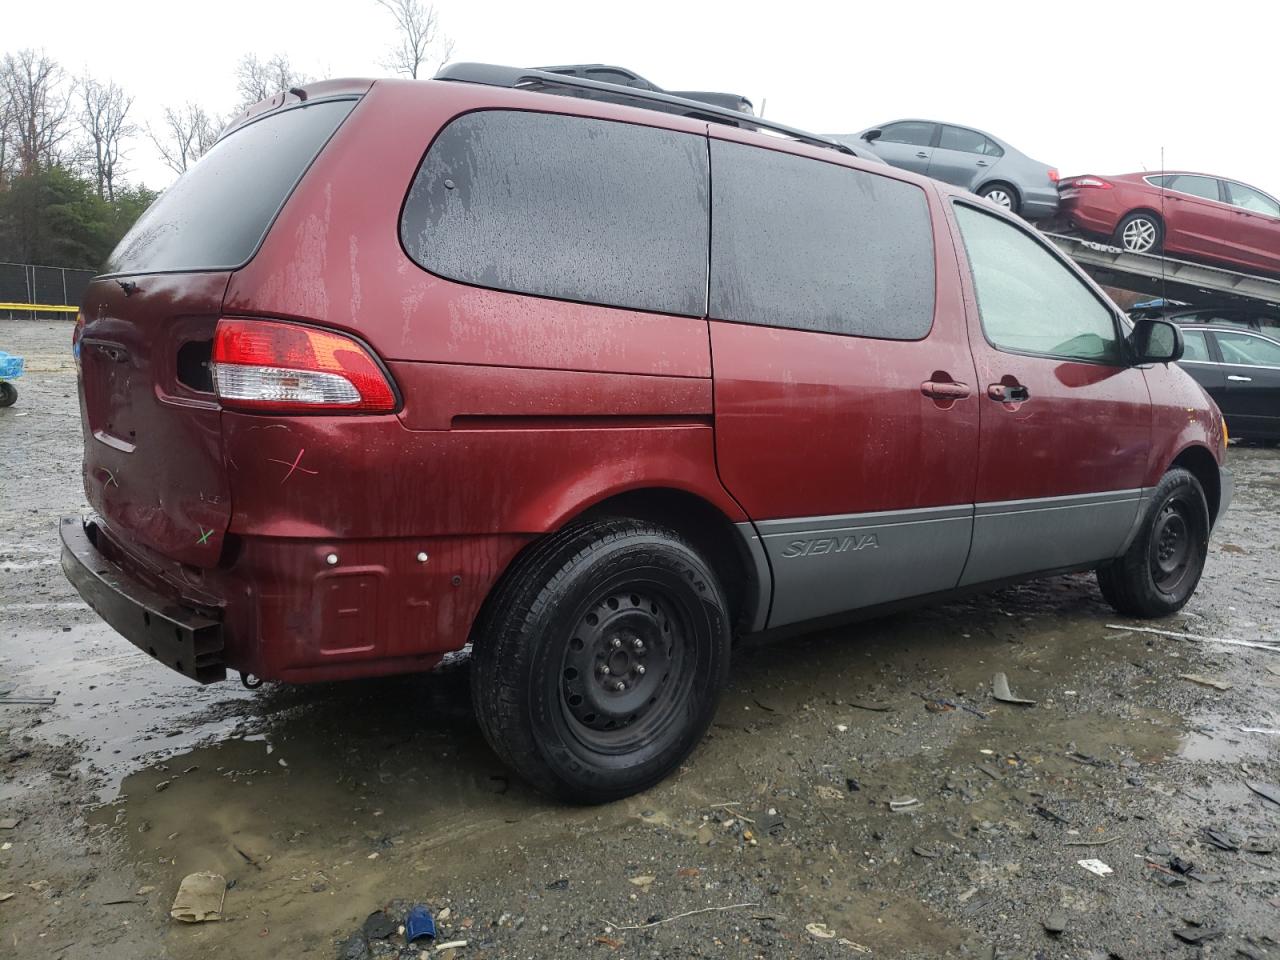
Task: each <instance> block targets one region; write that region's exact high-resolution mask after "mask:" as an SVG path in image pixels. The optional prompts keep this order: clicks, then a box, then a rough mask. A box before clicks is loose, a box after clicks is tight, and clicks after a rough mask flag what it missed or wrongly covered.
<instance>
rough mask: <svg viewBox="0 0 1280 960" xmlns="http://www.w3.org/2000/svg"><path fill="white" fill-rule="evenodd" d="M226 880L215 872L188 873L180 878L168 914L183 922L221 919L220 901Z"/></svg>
mask: <svg viewBox="0 0 1280 960" xmlns="http://www.w3.org/2000/svg"><path fill="white" fill-rule="evenodd" d="M226 895H227V881H226V880H225V879H223V877H222V875H221V874H217V873H189V874H187V876H185V877H183V878H182V883H181V884H180V885H179V887H178V894H177V896H175V897H174V898H173V906H172V907H170V908H169V916H171V917H173V919H175V920H181V921H182V922H183V923H204V922H206V921H209V920H221V919H222V901H223V900H224V899H225V898H226Z"/></svg>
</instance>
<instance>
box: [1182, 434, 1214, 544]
mask: <svg viewBox="0 0 1280 960" xmlns="http://www.w3.org/2000/svg"><path fill="white" fill-rule="evenodd" d="M1174 467H1181V468H1183V469H1184V470H1186V471H1188V472H1189V473H1190V474H1191V475H1192V476H1193V477H1195V478H1196V479H1197V480H1198V481H1200V487H1201V489H1203V490H1204V498H1205V502H1206V503H1207V504H1208V507H1209V526H1210V527H1213V525H1214V524H1216V523H1217V521H1218V510H1219V509H1220V508H1221V505H1222V478H1221V476H1220V475H1219V473H1218V461H1217V460H1216V459H1215V458H1214V456H1213V453H1212V452H1211V451H1210V450H1209V448H1208V447H1205V446H1202V445H1200V444H1198V443H1196V444H1192V445H1190V446H1188V447H1184V448H1183V449H1182V450H1181V451H1180V452H1179V453H1178V455H1177V456H1176V457H1174V458H1173V461H1172V462H1171V463H1170V464H1169V469H1170V470H1172V469H1173V468H1174Z"/></svg>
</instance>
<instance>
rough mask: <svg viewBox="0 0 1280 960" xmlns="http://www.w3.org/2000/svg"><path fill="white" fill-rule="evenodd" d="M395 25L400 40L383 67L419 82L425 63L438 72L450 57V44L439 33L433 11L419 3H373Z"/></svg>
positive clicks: (409, 0)
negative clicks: (381, 8)
mask: <svg viewBox="0 0 1280 960" xmlns="http://www.w3.org/2000/svg"><path fill="white" fill-rule="evenodd" d="M376 2H377V4H378V6H380V7H383V8H384V9H386V11H387V12H388V13H390V14H391V16H392V17H394V18H395V21H396V30H397V31H398V33H399V36H398V37H397V39H396V45H395V46H394V47H392V48H391V56H390V57H389V58H388V59H387V60H385V61H384V62H383V66H385V67H387V69H389V70H392V71H394V72H395V73H403V74H405V75H406V76H409V77H412V78H413V79H415V80H417V79H418V73H419V72H420V71H421V70H422V68H423V66H424V65H425V64H427V63H428V61H431V60H434V61H435V64H436V68H437V69H439V67H440V66H442V65H443V64H444V63H445V62H446V61H448V59H449V58H450V57H451V56H453V41H452V40H451V39H450V38H449V37H448V36H447V35H445V34H444V33H442V32H441V31H440V18H439V15H438V14H437V13H436V8H435V7H434V6H432V5H431V4H430V3H423V2H422V0H376Z"/></svg>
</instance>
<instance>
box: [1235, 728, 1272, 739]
mask: <svg viewBox="0 0 1280 960" xmlns="http://www.w3.org/2000/svg"><path fill="white" fill-rule="evenodd" d="M1240 732H1241V733H1269V734H1271V735H1272V736H1276V737H1280V730H1272V729H1271V728H1270V727H1241V728H1240Z"/></svg>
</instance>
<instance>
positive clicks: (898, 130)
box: [880, 120, 935, 147]
mask: <svg viewBox="0 0 1280 960" xmlns="http://www.w3.org/2000/svg"><path fill="white" fill-rule="evenodd" d="M934 126H935V124H932V123H921V122H919V121H917V120H908V121H905V122H903V123H891V124H889V125H888V126H887V127H884V128H883V130H884V132H883V133H881V134H880V139H881V140H883V141H885V142H886V143H909V144H911V145H912V146H913V147H927V146H930V145H932V143H933V128H934Z"/></svg>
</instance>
